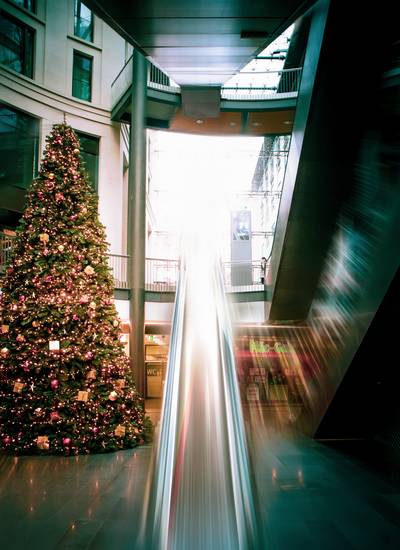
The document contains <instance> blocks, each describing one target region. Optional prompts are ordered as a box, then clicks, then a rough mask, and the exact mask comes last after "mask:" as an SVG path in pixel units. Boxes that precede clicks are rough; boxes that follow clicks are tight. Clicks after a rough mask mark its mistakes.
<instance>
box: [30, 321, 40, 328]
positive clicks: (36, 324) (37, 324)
mask: <svg viewBox="0 0 400 550" xmlns="http://www.w3.org/2000/svg"><path fill="white" fill-rule="evenodd" d="M39 324H40V323H39V321H32V326H33V327H38V326H39Z"/></svg>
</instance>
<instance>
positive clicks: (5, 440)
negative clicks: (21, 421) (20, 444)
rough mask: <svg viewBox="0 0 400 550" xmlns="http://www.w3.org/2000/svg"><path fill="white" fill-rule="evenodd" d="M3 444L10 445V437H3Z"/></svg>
mask: <svg viewBox="0 0 400 550" xmlns="http://www.w3.org/2000/svg"><path fill="white" fill-rule="evenodd" d="M3 443H4V445H10V443H11V437H10V436H9V435H6V436H5V437H3Z"/></svg>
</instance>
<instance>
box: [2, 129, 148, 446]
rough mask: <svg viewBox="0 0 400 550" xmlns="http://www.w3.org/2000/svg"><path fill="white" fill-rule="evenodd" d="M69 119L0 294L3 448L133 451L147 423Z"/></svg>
mask: <svg viewBox="0 0 400 550" xmlns="http://www.w3.org/2000/svg"><path fill="white" fill-rule="evenodd" d="M81 162H82V161H81V157H80V144H79V140H78V138H77V136H76V135H75V133H74V132H73V130H72V128H71V127H69V126H67V125H66V124H58V125H55V126H54V127H53V130H52V132H51V134H50V135H49V136H48V137H47V145H46V148H45V151H44V158H43V161H42V166H41V171H40V173H39V176H38V177H37V178H36V179H35V180H34V181H33V183H32V186H31V189H30V191H29V193H28V197H27V205H26V209H25V212H24V214H23V217H22V220H21V224H20V227H19V228H18V230H17V238H16V245H15V250H14V255H13V258H12V260H11V263H10V265H9V266H8V268H7V270H6V274H5V277H4V279H3V281H2V294H1V296H0V447H1V448H3V449H6V450H7V451H9V452H12V453H17V454H28V453H38V454H78V453H91V452H105V451H112V450H117V449H122V448H128V447H133V446H135V445H137V444H140V443H143V442H144V441H146V438H147V437H148V434H149V422H148V419H146V418H145V416H144V406H143V400H142V399H141V398H140V397H139V395H138V394H137V392H136V390H135V387H134V384H133V379H132V373H131V370H130V365H129V359H128V358H127V357H126V355H125V354H124V352H123V347H122V344H121V343H120V341H119V333H120V327H119V320H118V317H117V313H116V310H115V306H114V301H113V279H112V275H111V272H110V270H109V267H108V264H107V243H106V240H105V231H104V227H103V226H102V225H101V223H100V222H99V220H98V211H97V196H96V195H95V194H94V192H93V191H92V189H91V186H90V183H89V181H88V178H87V174H86V173H85V171H84V170H83V168H82V165H81Z"/></svg>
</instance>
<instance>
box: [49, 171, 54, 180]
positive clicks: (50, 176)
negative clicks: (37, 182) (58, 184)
mask: <svg viewBox="0 0 400 550" xmlns="http://www.w3.org/2000/svg"><path fill="white" fill-rule="evenodd" d="M48 178H49V180H53V179H54V174H53V172H50V174H49V176H48Z"/></svg>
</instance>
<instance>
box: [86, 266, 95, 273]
mask: <svg viewBox="0 0 400 550" xmlns="http://www.w3.org/2000/svg"><path fill="white" fill-rule="evenodd" d="M84 272H85V273H86V275H93V273H94V269H93V267H92V266H91V265H87V266H86V267H85V269H84Z"/></svg>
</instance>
